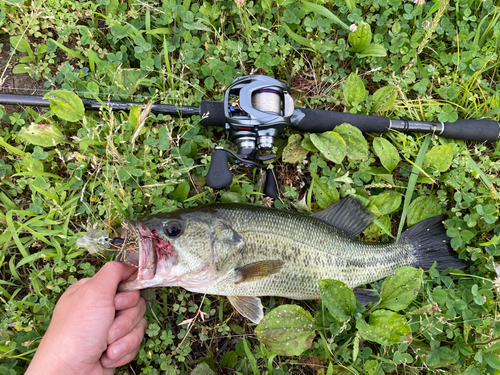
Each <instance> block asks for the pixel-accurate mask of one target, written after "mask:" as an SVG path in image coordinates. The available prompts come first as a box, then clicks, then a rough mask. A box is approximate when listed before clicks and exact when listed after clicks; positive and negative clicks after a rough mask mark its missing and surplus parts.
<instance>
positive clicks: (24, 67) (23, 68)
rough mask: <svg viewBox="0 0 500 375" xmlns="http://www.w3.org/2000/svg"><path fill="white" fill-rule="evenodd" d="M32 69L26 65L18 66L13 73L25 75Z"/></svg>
mask: <svg viewBox="0 0 500 375" xmlns="http://www.w3.org/2000/svg"><path fill="white" fill-rule="evenodd" d="M30 69H31V68H30V67H29V66H28V65H26V64H17V65H16V66H15V67H14V69H12V73H14V74H23V73H28V72H29V71H30Z"/></svg>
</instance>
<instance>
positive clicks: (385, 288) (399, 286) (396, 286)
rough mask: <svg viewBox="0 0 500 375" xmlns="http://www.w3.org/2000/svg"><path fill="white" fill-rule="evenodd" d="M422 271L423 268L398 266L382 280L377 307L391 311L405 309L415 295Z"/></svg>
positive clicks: (420, 284) (420, 281) (420, 283)
mask: <svg viewBox="0 0 500 375" xmlns="http://www.w3.org/2000/svg"><path fill="white" fill-rule="evenodd" d="M423 273H424V271H423V270H421V269H416V268H413V267H401V268H398V269H397V270H396V271H395V272H394V273H393V274H392V275H391V276H389V277H388V278H387V279H385V280H384V282H383V284H382V292H381V293H380V303H379V304H378V305H377V308H381V309H382V308H384V309H389V310H393V311H399V310H403V309H405V308H406V307H407V306H408V305H409V304H410V303H412V302H413V300H414V299H415V297H416V296H417V294H418V291H419V290H420V287H421V286H422V275H423Z"/></svg>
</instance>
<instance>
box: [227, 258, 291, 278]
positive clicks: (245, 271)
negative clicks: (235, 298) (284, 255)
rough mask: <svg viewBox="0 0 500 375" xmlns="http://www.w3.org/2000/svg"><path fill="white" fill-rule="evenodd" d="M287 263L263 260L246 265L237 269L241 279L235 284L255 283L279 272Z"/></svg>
mask: <svg viewBox="0 0 500 375" xmlns="http://www.w3.org/2000/svg"><path fill="white" fill-rule="evenodd" d="M284 264H285V262H284V261H283V260H262V261H259V262H254V263H249V264H245V265H244V266H242V267H237V268H235V269H234V270H235V272H236V274H237V275H238V276H239V277H240V278H239V279H238V280H237V281H236V282H235V283H236V284H239V283H243V282H248V281H255V280H258V279H261V278H263V277H266V276H269V275H272V274H274V273H276V272H278V271H279V270H280V269H281V267H283V265H284Z"/></svg>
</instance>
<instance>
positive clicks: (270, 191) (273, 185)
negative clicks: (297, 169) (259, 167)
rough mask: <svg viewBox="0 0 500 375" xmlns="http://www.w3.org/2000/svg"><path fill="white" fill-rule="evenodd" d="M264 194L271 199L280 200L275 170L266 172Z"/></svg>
mask: <svg viewBox="0 0 500 375" xmlns="http://www.w3.org/2000/svg"><path fill="white" fill-rule="evenodd" d="M264 194H265V195H266V196H268V197H269V198H273V199H278V198H279V194H278V184H277V179H276V174H275V172H274V169H268V170H266V184H265V185H264Z"/></svg>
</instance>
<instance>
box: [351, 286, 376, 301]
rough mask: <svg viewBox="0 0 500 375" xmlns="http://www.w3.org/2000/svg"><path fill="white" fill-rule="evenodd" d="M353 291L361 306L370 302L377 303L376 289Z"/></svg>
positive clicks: (356, 289) (357, 289)
mask: <svg viewBox="0 0 500 375" xmlns="http://www.w3.org/2000/svg"><path fill="white" fill-rule="evenodd" d="M352 291H353V292H354V296H355V297H356V299H357V300H358V302H359V303H360V304H361V305H366V304H367V303H368V302H371V303H375V302H377V299H378V292H377V291H376V290H375V289H365V288H354V289H353V290H352Z"/></svg>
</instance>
